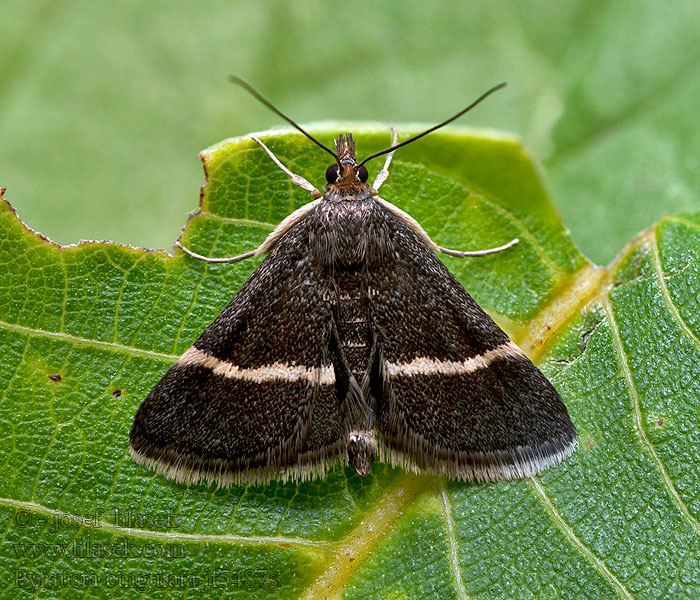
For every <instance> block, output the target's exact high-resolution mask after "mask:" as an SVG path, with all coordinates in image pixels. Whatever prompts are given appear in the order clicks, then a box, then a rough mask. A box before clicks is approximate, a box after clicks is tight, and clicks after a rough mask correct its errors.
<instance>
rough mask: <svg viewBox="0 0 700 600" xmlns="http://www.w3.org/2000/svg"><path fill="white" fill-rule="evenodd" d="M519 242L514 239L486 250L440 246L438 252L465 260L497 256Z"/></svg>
mask: <svg viewBox="0 0 700 600" xmlns="http://www.w3.org/2000/svg"><path fill="white" fill-rule="evenodd" d="M519 241H520V240H519V239H518V238H514V239H512V240H510V242H508V243H507V244H503V245H502V246H496V247H495V248H486V249H485V250H469V251H463V250H452V249H450V248H443V247H442V246H438V250H440V252H442V253H443V254H449V255H450V256H456V257H458V258H464V257H465V256H486V255H487V254H496V252H502V251H503V250H508V248H510V247H512V246H515V244H517V243H518V242H519Z"/></svg>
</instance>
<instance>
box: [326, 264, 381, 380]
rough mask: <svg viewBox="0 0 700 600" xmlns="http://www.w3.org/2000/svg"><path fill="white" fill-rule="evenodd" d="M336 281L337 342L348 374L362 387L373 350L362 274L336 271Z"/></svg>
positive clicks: (342, 269)
mask: <svg viewBox="0 0 700 600" xmlns="http://www.w3.org/2000/svg"><path fill="white" fill-rule="evenodd" d="M336 282H337V285H338V300H337V305H336V310H335V315H334V316H335V322H336V329H337V331H338V342H339V346H340V348H341V350H342V352H343V354H344V355H345V359H346V360H347V362H348V366H349V367H350V372H351V373H352V375H353V377H355V380H356V381H357V382H358V383H360V384H361V383H362V380H363V378H364V375H365V373H366V371H367V368H368V364H369V357H370V352H371V348H372V332H371V329H370V325H369V316H368V315H369V313H368V307H367V287H366V285H363V283H362V271H360V270H356V269H344V268H338V269H337V270H336Z"/></svg>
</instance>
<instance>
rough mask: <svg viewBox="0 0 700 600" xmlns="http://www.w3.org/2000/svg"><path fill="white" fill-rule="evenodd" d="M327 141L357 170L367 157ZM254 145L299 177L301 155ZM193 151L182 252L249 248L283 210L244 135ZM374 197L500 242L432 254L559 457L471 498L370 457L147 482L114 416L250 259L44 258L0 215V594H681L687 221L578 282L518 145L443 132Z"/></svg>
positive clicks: (693, 387) (285, 190)
mask: <svg viewBox="0 0 700 600" xmlns="http://www.w3.org/2000/svg"><path fill="white" fill-rule="evenodd" d="M345 129H346V127H345V126H338V127H336V126H333V127H330V126H329V127H326V128H325V129H324V128H322V129H317V130H316V131H317V132H318V133H319V135H320V137H321V139H322V140H323V141H325V142H330V141H331V139H332V133H336V132H338V131H343V130H345ZM351 129H352V130H353V131H354V132H355V133H356V134H357V142H358V149H359V151H358V153H359V155H360V157H362V156H365V155H366V154H368V153H371V152H373V151H375V150H378V149H380V148H382V147H385V146H386V145H387V144H388V142H389V136H388V134H387V133H386V128H385V127H369V126H362V127H358V126H357V125H355V126H353V127H352V128H351ZM411 131H413V129H411V128H400V133H401V136H402V137H404V138H405V137H406V136H408V135H409V134H410V133H411ZM263 137H264V138H265V139H266V141H267V142H268V144H269V146H270V147H271V148H272V150H273V151H274V152H275V153H276V154H277V155H278V157H279V158H280V159H281V160H282V162H283V163H285V164H286V165H287V166H288V167H289V168H290V169H291V170H292V171H294V172H297V173H300V174H302V175H304V176H305V177H306V178H307V179H310V180H311V181H313V182H314V183H315V184H316V185H317V186H321V185H322V184H323V173H324V172H325V168H326V166H327V163H328V157H327V156H325V155H324V153H323V152H321V151H319V150H318V149H316V148H315V147H314V146H312V145H311V144H310V143H309V142H308V141H307V140H305V139H303V138H302V137H301V136H299V135H296V134H274V133H270V134H268V135H266V136H263ZM202 157H203V161H204V165H205V170H206V173H207V180H206V186H205V187H204V188H203V192H202V197H201V206H200V210H199V211H198V212H197V213H196V214H195V215H194V216H193V217H191V218H190V220H189V221H188V223H187V225H186V227H185V229H184V232H183V236H182V240H183V243H185V244H186V245H187V246H189V247H190V248H191V249H193V250H195V251H196V252H199V253H203V254H207V255H210V256H229V255H233V254H237V253H239V252H242V251H246V250H250V249H252V248H254V247H255V246H257V245H258V244H259V243H260V241H261V240H262V239H264V237H265V236H266V235H267V233H269V232H270V231H271V229H272V228H273V227H274V226H275V225H276V224H277V223H278V222H279V221H280V220H281V219H283V218H284V217H285V216H286V215H288V214H289V213H290V212H291V211H292V210H293V209H295V208H296V207H298V206H300V205H301V204H303V203H304V202H306V201H308V199H309V198H308V194H307V193H305V192H303V191H301V190H299V189H298V188H295V187H293V186H292V185H291V184H290V182H289V180H288V178H287V177H286V176H285V175H284V174H283V173H282V172H281V171H279V170H278V169H277V168H276V167H275V165H274V164H272V162H271V161H270V160H269V159H268V158H267V157H266V156H265V155H264V153H263V152H262V151H261V150H260V148H259V147H258V146H257V145H255V144H254V143H253V142H252V141H250V140H248V139H239V140H232V141H227V142H223V143H221V144H219V145H217V146H214V147H212V148H210V149H208V150H206V151H205V152H204V153H203V155H202ZM380 162H381V161H379V160H378V161H375V162H374V163H373V164H372V166H373V167H374V170H376V169H378V168H379V167H380ZM372 175H373V173H370V176H372ZM192 192H193V198H194V197H195V195H196V190H192ZM381 192H382V196H383V197H384V198H386V199H387V200H389V201H391V202H394V203H395V204H397V205H398V206H400V207H401V208H403V209H405V210H407V211H408V212H410V213H411V214H412V215H413V216H414V217H415V218H416V219H418V221H420V222H421V223H422V224H423V226H424V227H425V229H426V230H427V231H428V233H429V234H430V235H431V236H432V237H433V238H434V239H435V240H436V241H437V242H438V243H440V244H441V245H444V246H449V247H453V248H460V249H466V250H468V249H478V248H484V247H490V246H495V245H500V244H502V243H504V242H506V241H508V240H510V239H511V238H513V237H518V238H520V243H519V244H518V245H517V246H515V247H514V248H512V249H511V250H508V251H506V252H503V253H500V254H497V255H493V256H488V257H483V258H478V259H476V258H474V259H466V260H459V259H452V258H447V259H446V263H447V264H448V266H449V267H450V269H452V270H453V272H455V273H456V274H457V275H458V277H459V278H460V280H461V281H462V283H463V284H464V285H465V286H466V287H467V289H469V290H470V291H471V292H472V294H473V295H474V297H475V298H476V299H477V301H478V302H480V303H481V304H482V306H484V308H486V309H487V310H488V311H489V312H491V313H492V314H493V315H494V317H495V318H496V319H497V320H498V322H499V323H500V324H501V325H502V326H503V327H504V328H505V329H506V330H507V331H508V332H509V333H510V334H511V335H512V336H513V337H514V339H515V340H516V341H517V342H518V343H520V344H521V345H522V347H523V348H524V349H525V350H526V351H527V352H528V353H529V354H530V355H531V356H532V357H533V358H534V359H535V360H536V361H538V362H539V364H540V366H541V368H542V369H543V370H544V371H545V372H546V373H547V375H548V376H549V377H550V378H551V379H552V381H553V382H554V384H555V386H556V387H557V388H558V389H559V391H560V392H561V394H562V396H563V398H564V400H565V402H566V403H567V406H568V407H569V410H570V412H571V415H572V418H573V420H574V423H575V424H576V427H577V429H578V432H579V437H580V444H579V448H578V449H577V451H576V452H575V454H574V455H573V456H572V457H571V458H570V459H568V460H567V461H565V462H564V463H563V464H561V465H558V466H556V467H554V468H552V469H550V470H549V471H547V472H546V473H544V474H543V475H541V476H539V477H536V478H530V479H524V480H519V481H512V482H502V483H498V484H489V485H479V484H465V483H456V482H450V481H448V480H445V479H442V478H435V477H427V476H426V477H422V476H416V475H409V474H406V473H405V472H403V471H402V470H400V469H392V468H389V467H387V466H384V465H380V464H376V465H375V468H374V470H373V472H372V475H370V476H369V477H367V478H358V477H357V476H355V475H354V474H353V471H352V470H351V469H345V468H341V467H337V468H335V469H334V470H333V471H332V472H331V474H330V475H329V476H328V477H326V478H325V479H321V480H315V481H311V482H305V483H301V484H296V483H292V482H288V483H285V484H281V483H275V482H273V483H271V484H270V485H260V486H254V487H248V488H243V487H233V488H230V489H216V488H213V487H207V486H203V485H197V486H184V485H179V484H177V483H174V482H172V481H169V480H166V479H164V478H163V477H160V476H157V475H154V474H153V473H152V472H151V471H149V470H146V469H144V468H142V467H139V466H138V465H136V464H135V463H133V462H132V461H131V460H130V459H129V457H128V451H127V445H128V433H129V428H130V426H131V421H132V418H133V415H134V412H135V411H136V409H137V407H138V406H139V404H140V403H141V401H142V400H143V398H144V397H145V395H146V394H147V393H148V391H149V389H150V388H151V387H152V386H153V385H154V384H155V383H156V381H158V379H159V378H160V377H161V376H162V374H163V373H164V372H165V371H166V370H167V368H168V367H169V366H170V365H171V364H172V363H173V362H174V361H175V360H176V359H177V357H178V356H179V354H180V353H181V352H182V351H184V350H185V349H186V348H187V347H188V346H189V345H190V344H191V343H192V341H193V340H194V339H196V337H197V336H198V335H199V333H200V332H201V331H202V330H203V329H204V327H206V326H207V324H208V323H209V322H210V321H211V320H212V319H213V318H214V317H215V316H216V315H217V314H218V312H219V311H220V310H221V309H222V308H223V307H224V306H225V305H226V303H227V302H228V301H229V299H230V297H231V296H232V295H233V294H234V293H235V292H236V290H237V289H238V288H239V287H240V285H241V284H242V283H243V281H245V279H246V278H247V277H248V276H249V275H250V273H251V272H252V270H253V269H254V268H255V266H256V263H255V261H246V262H243V263H238V264H235V265H211V264H204V263H202V262H199V261H196V260H193V259H191V258H189V257H186V256H184V255H182V254H181V253H179V252H178V253H176V254H175V256H172V255H169V254H167V253H166V252H164V251H150V250H143V249H135V248H130V247H127V246H121V245H119V244H116V243H111V242H84V243H81V244H79V245H77V246H74V247H60V246H57V245H55V244H53V243H52V242H50V241H48V240H46V239H45V238H43V237H42V236H40V235H38V234H36V233H34V232H33V231H31V230H30V229H28V228H27V227H26V226H25V225H23V224H22V223H21V222H20V221H19V219H18V218H17V216H16V214H15V212H14V210H13V209H12V207H10V205H9V204H8V203H7V202H5V201H2V203H1V204H0V264H1V265H2V267H1V268H2V277H0V348H2V353H3V359H2V367H3V368H2V370H0V393H1V394H2V397H3V400H2V404H0V430H1V431H2V434H1V435H0V530H1V531H2V532H3V539H2V549H1V550H0V575H1V579H0V598H57V597H60V598H91V597H99V598H139V597H141V596H145V597H149V598H161V597H162V598H165V597H168V598H200V597H201V598H224V597H226V598H229V597H233V598H235V597H240V598H249V597H254V598H297V597H304V598H326V597H345V598H392V599H393V598H416V599H422V598H459V599H465V598H494V599H495V598H619V597H622V598H640V599H641V598H692V597H700V565H699V564H698V563H699V558H698V548H699V547H700V544H699V542H700V515H699V513H700V491H699V490H700V481H699V480H698V479H699V471H698V466H697V465H698V464H699V463H700V450H699V448H700V432H699V419H698V412H699V411H698V400H699V398H700V383H698V382H699V381H700V341H699V340H698V336H699V335H700V332H699V328H700V317H699V316H698V315H700V306H698V304H699V302H700V293H699V290H700V264H699V263H698V256H699V253H700V215H697V214H696V215H685V216H669V217H667V218H665V219H663V220H662V221H661V222H659V223H658V224H657V225H656V226H654V227H653V228H651V229H649V230H648V231H646V232H644V233H643V234H642V235H640V236H639V237H637V238H636V239H635V240H633V241H631V242H630V244H629V246H628V247H627V248H625V249H621V252H620V255H619V257H618V259H616V261H615V263H613V265H611V266H610V267H608V268H605V269H604V268H599V267H594V266H592V265H591V264H589V263H588V262H587V261H586V259H585V258H584V257H583V256H581V255H580V254H579V253H578V252H577V250H576V249H575V248H574V246H573V245H572V243H571V241H570V239H569V236H568V234H567V232H566V230H565V229H564V228H563V226H562V224H561V223H560V221H559V220H558V218H557V215H556V211H555V210H554V209H553V208H552V205H551V204H550V201H549V198H548V196H547V194H546V192H545V189H544V187H543V183H542V181H541V179H540V177H539V175H538V171H537V169H536V168H535V167H534V166H533V164H532V163H531V161H530V160H529V158H528V156H527V155H526V154H525V153H524V152H523V150H522V148H521V147H520V145H519V143H518V142H517V141H516V140H514V139H511V138H509V137H505V136H499V135H495V134H484V133H478V132H470V131H466V130H453V131H452V132H451V133H449V134H442V135H438V134H434V135H431V136H428V137H427V138H426V139H424V140H422V141H421V142H418V143H416V144H414V145H413V146H409V147H407V148H405V149H402V150H400V151H399V152H398V153H397V156H396V158H395V162H394V163H393V165H392V169H391V176H390V178H389V180H388V181H387V182H386V183H385V185H384V187H383V188H382V190H381ZM143 201H144V202H148V199H147V198H144V199H143ZM193 205H194V202H193ZM20 212H21V211H20ZM176 236H177V232H173V236H172V237H173V239H174V238H175V237H176Z"/></svg>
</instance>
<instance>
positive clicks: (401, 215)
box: [374, 196, 520, 258]
mask: <svg viewBox="0 0 700 600" xmlns="http://www.w3.org/2000/svg"><path fill="white" fill-rule="evenodd" d="M374 199H375V200H376V201H377V202H379V203H380V204H381V205H382V206H383V207H384V208H385V209H386V210H388V211H389V212H390V213H391V214H392V215H394V216H395V217H396V218H397V219H400V220H401V221H403V222H404V224H406V225H407V226H408V227H410V228H411V229H412V230H413V231H414V232H415V233H417V234H418V236H419V237H420V238H421V239H422V240H423V241H424V242H425V243H426V244H427V245H428V246H429V247H430V248H432V249H433V251H434V252H436V253H437V252H442V253H444V254H449V255H450V256H457V257H459V258H464V257H466V256H485V255H487V254H494V253H496V252H501V251H503V250H507V249H508V248H510V247H511V246H515V244H517V243H518V242H519V241H520V240H519V239H518V238H515V239H513V240H511V241H510V242H508V243H507V244H503V245H502V246H497V247H496V248H486V249H485V250H466V251H465V250H452V249H450V248H443V247H442V246H438V245H437V244H436V243H435V242H434V241H433V240H432V239H431V238H430V236H429V235H428V234H427V232H426V231H425V229H423V227H422V226H421V224H420V223H419V222H418V221H416V220H415V219H414V218H413V217H412V216H411V215H409V214H408V213H407V212H404V211H403V210H401V209H400V208H399V207H398V206H395V205H394V204H392V203H391V202H388V201H386V200H384V199H383V198H380V197H379V196H375V197H374Z"/></svg>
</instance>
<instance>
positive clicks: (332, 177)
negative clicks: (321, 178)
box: [326, 164, 340, 183]
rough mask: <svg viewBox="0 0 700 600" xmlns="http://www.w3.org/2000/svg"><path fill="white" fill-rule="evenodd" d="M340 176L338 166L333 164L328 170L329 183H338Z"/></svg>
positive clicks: (327, 179)
mask: <svg viewBox="0 0 700 600" xmlns="http://www.w3.org/2000/svg"><path fill="white" fill-rule="evenodd" d="M339 179H340V176H339V174H338V165H337V164H332V165H331V166H330V167H328V168H327V169H326V181H327V182H328V183H338V180H339Z"/></svg>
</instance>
